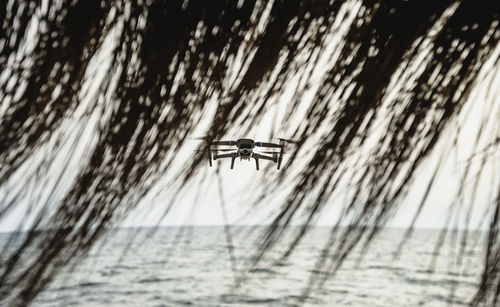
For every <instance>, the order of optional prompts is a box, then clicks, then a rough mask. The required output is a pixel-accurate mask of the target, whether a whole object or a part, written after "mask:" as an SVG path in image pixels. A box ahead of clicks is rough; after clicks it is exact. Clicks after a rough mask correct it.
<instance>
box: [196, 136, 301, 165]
mask: <svg viewBox="0 0 500 307" xmlns="http://www.w3.org/2000/svg"><path fill="white" fill-rule="evenodd" d="M202 139H203V140H204V141H205V145H206V148H205V149H204V150H203V152H205V153H208V162H209V165H210V166H212V159H213V160H218V159H224V158H228V159H231V169H233V168H234V160H236V158H240V160H250V159H254V160H255V167H256V169H257V170H259V160H260V159H263V160H269V161H273V162H274V163H276V164H277V168H278V169H280V166H281V161H283V154H284V151H285V144H286V142H289V143H295V141H290V140H286V139H279V143H278V144H276V143H268V142H255V141H254V140H252V139H238V140H236V141H216V140H211V139H210V138H208V137H204V138H202ZM212 146H236V148H234V149H230V148H212ZM255 147H263V148H277V149H279V151H276V152H273V151H265V152H255V151H254V150H255ZM221 151H222V152H228V153H219V152H221Z"/></svg>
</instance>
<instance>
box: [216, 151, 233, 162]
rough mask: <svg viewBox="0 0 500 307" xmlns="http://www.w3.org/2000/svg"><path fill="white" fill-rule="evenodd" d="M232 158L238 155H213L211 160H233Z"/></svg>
mask: <svg viewBox="0 0 500 307" xmlns="http://www.w3.org/2000/svg"><path fill="white" fill-rule="evenodd" d="M233 157H234V158H236V157H238V154H237V153H235V152H232V153H228V154H222V155H218V154H215V155H214V158H213V159H214V160H217V159H224V158H233Z"/></svg>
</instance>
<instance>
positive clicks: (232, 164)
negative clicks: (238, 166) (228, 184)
mask: <svg viewBox="0 0 500 307" xmlns="http://www.w3.org/2000/svg"><path fill="white" fill-rule="evenodd" d="M234 160H236V157H235V156H233V157H231V169H233V167H234Z"/></svg>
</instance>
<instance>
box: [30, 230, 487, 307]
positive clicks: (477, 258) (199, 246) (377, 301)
mask: <svg viewBox="0 0 500 307" xmlns="http://www.w3.org/2000/svg"><path fill="white" fill-rule="evenodd" d="M264 229H265V228H264V227H243V226H238V227H231V228H230V233H231V238H230V239H231V240H232V244H228V241H227V239H228V237H227V233H226V232H225V231H224V228H223V227H216V226H214V227H208V226H207V227H182V228H179V227H163V228H157V229H153V228H139V229H119V230H116V231H113V232H112V233H111V234H110V235H109V236H107V237H106V240H103V241H101V242H99V244H98V245H97V246H96V247H95V248H93V249H92V251H91V252H90V253H89V255H88V256H87V257H86V258H85V260H84V261H83V262H80V263H79V264H78V265H76V266H75V267H73V268H72V269H71V270H66V271H63V272H62V273H61V274H60V275H58V276H57V278H56V280H55V281H54V282H53V283H51V284H50V285H49V286H48V288H47V289H46V290H45V291H44V292H43V293H41V294H40V295H39V296H38V297H37V298H36V300H35V301H34V302H33V306H40V307H48V306H106V307H111V306H141V307H142V306H462V305H467V303H468V302H469V300H470V299H471V297H472V296H473V295H474V293H475V290H476V288H477V285H478V282H479V278H480V275H481V272H482V263H481V262H482V260H483V258H484V250H483V248H484V247H483V245H484V239H485V237H484V233H480V232H474V233H470V236H469V240H468V242H467V245H466V246H465V248H464V249H461V248H460V244H459V241H460V240H459V238H460V237H459V236H458V232H452V233H451V237H450V238H449V239H448V240H446V242H444V243H443V244H441V248H440V249H439V254H436V244H437V242H438V240H439V234H440V231H437V230H416V231H415V233H414V234H413V236H412V237H411V238H410V239H409V240H408V241H407V242H406V244H405V245H404V247H403V249H402V250H401V252H400V255H399V257H395V252H396V251H397V249H398V246H399V243H400V241H401V237H402V235H403V234H404V230H402V229H386V230H383V231H382V233H381V234H380V235H379V236H378V237H377V238H376V239H375V241H373V242H372V244H371V245H370V248H369V249H368V250H367V251H366V253H364V254H363V257H362V258H360V256H361V251H360V249H359V248H358V249H355V250H354V251H353V252H352V254H351V255H350V256H349V257H348V258H347V259H346V260H345V262H344V264H343V265H342V266H341V267H340V268H339V269H338V271H337V273H336V274H335V276H334V277H333V278H330V279H328V280H327V281H326V283H325V284H324V285H323V287H321V288H320V289H315V290H314V291H313V292H311V294H310V295H308V296H305V295H304V294H305V293H306V292H305V289H306V288H307V285H308V282H309V281H310V279H311V278H321V277H324V276H326V273H325V272H324V271H322V270H321V269H319V270H318V269H317V268H316V269H315V266H314V265H315V262H316V260H317V259H318V256H319V255H320V254H321V252H322V249H323V247H324V242H325V240H326V238H327V237H328V233H329V229H328V228H323V227H316V228H313V229H312V231H311V232H310V233H309V234H308V235H307V236H306V238H305V239H304V240H303V242H302V243H300V244H299V245H298V246H297V248H296V250H295V252H294V253H293V254H292V255H291V256H290V257H289V258H288V259H287V260H286V261H284V262H281V263H276V259H278V258H279V257H280V256H281V255H282V253H283V251H284V250H285V249H286V247H287V246H288V244H289V241H287V240H288V239H289V238H291V235H289V236H288V237H289V238H287V237H286V236H285V237H284V238H283V240H281V241H280V242H279V243H278V246H276V247H275V248H274V249H273V250H271V251H270V252H269V254H268V255H267V257H266V258H264V259H263V260H262V261H261V262H259V263H258V264H257V265H256V266H252V265H251V264H252V263H253V262H252V259H255V258H254V257H255V255H256V253H258V251H259V250H258V244H257V243H256V242H258V238H259V235H261V234H262V232H263V231H264ZM153 230H154V231H153ZM293 231H294V229H293V227H291V228H290V232H293ZM330 252H332V253H334V251H330ZM459 252H462V253H463V254H462V255H461V257H457V255H458V253H459ZM433 264H434V265H433ZM243 272H246V273H243ZM237 281H238V282H237ZM237 284H238V285H239V286H236V285H237Z"/></svg>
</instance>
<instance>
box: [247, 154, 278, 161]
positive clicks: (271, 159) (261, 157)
mask: <svg viewBox="0 0 500 307" xmlns="http://www.w3.org/2000/svg"><path fill="white" fill-rule="evenodd" d="M253 156H254V158H255V157H257V158H258V159H264V160H269V161H273V162H277V161H278V156H277V154H276V155H273V156H266V155H263V154H257V153H254V154H253Z"/></svg>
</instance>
